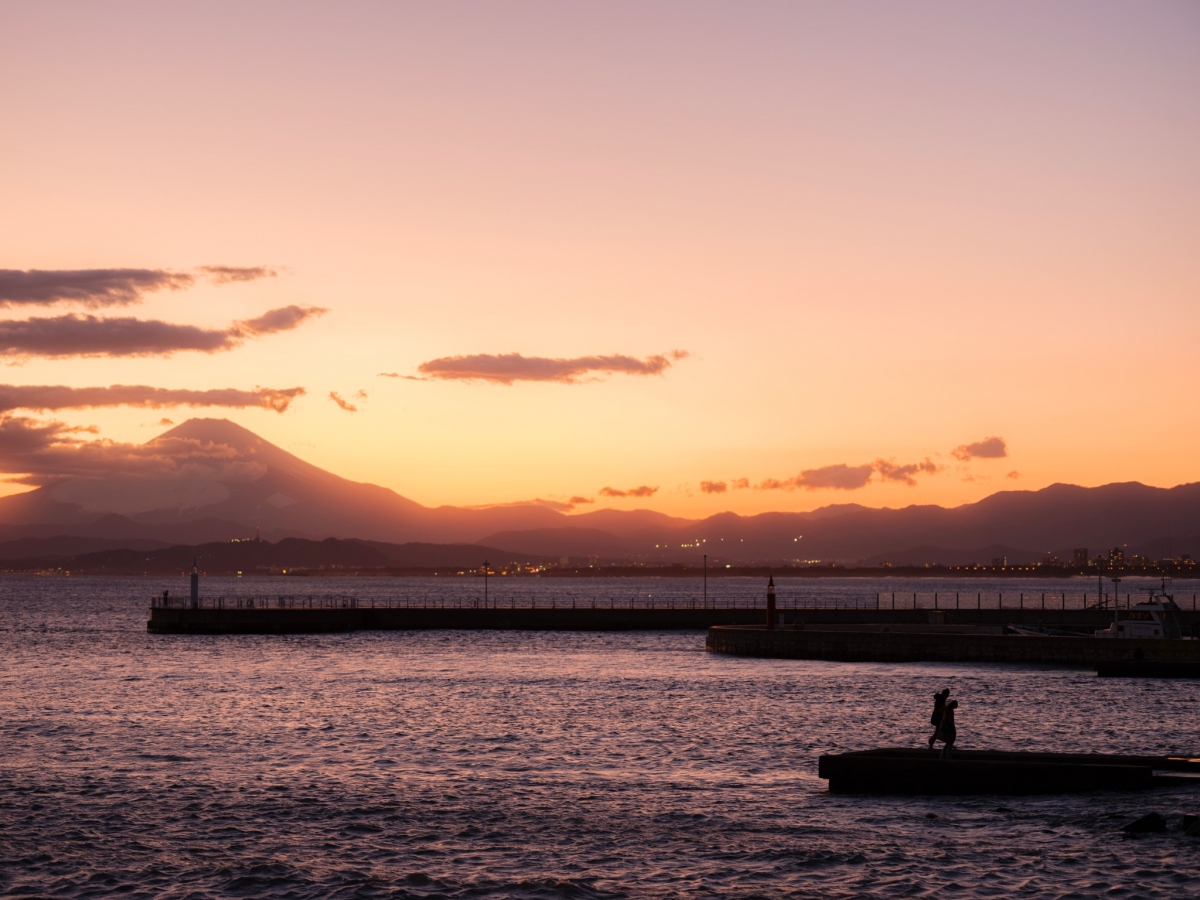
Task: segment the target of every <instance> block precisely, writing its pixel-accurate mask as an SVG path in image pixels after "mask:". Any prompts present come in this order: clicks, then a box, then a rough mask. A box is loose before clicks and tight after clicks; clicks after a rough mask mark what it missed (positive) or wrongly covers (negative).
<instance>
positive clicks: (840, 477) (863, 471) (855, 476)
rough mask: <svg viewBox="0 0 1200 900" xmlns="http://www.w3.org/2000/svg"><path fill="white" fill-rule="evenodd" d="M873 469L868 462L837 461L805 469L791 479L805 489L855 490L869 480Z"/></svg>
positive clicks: (797, 485)
mask: <svg viewBox="0 0 1200 900" xmlns="http://www.w3.org/2000/svg"><path fill="white" fill-rule="evenodd" d="M873 471H875V467H874V466H873V465H869V464H868V465H863V466H848V465H846V464H845V463H837V464H836V465H832V466H822V467H821V468H819V469H805V470H804V471H803V472H801V473H800V474H799V475H797V476H796V477H795V478H794V479H793V481H795V484H796V487H798V488H804V489H805V490H806V491H826V490H833V491H855V490H858V489H859V488H860V487H864V486H865V485H866V484H867V482H868V481H870V480H871V473H872V472H873Z"/></svg>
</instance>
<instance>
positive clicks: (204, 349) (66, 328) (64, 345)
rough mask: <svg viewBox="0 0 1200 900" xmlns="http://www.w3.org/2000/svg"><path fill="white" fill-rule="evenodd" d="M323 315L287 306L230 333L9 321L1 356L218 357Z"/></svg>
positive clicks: (140, 324) (96, 322)
mask: <svg viewBox="0 0 1200 900" xmlns="http://www.w3.org/2000/svg"><path fill="white" fill-rule="evenodd" d="M324 312H326V310H324V309H322V308H320V307H313V306H309V307H300V306H285V307H283V308H281V309H273V310H271V311H270V312H268V313H266V314H264V315H262V316H259V317H258V318H257V319H249V320H247V321H245V322H237V323H235V324H233V325H232V326H230V327H229V328H226V329H211V328H200V327H197V326H195V325H176V324H174V323H171V322H161V321H158V320H155V319H135V318H132V317H118V318H98V317H96V316H88V315H77V314H74V313H71V314H68V315H63V316H55V317H53V318H34V319H24V320H16V321H7V322H0V353H7V354H10V355H12V356H16V357H31V356H41V357H66V356H170V355H172V354H174V353H178V352H182V351H189V350H190V351H198V352H201V353H217V352H220V351H223V350H232V349H233V348H234V347H238V346H240V345H241V344H242V343H244V342H245V341H246V340H247V339H249V338H252V337H259V336H261V335H265V334H272V333H274V332H278V331H286V330H289V329H291V328H295V327H296V326H298V325H299V324H301V323H302V322H304V321H305V320H306V319H308V318H311V317H313V316H319V315H321V314H322V313H324Z"/></svg>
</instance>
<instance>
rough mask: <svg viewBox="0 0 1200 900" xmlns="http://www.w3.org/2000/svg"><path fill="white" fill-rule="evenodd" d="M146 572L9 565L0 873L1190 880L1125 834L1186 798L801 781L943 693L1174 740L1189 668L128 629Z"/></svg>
mask: <svg viewBox="0 0 1200 900" xmlns="http://www.w3.org/2000/svg"><path fill="white" fill-rule="evenodd" d="M400 584H401V582H399V581H383V580H368V579H363V580H361V582H354V583H351V580H349V579H346V580H344V581H340V582H338V583H336V584H334V585H331V587H330V589H331V590H333V589H336V590H346V589H347V588H351V589H352V592H355V593H358V594H360V595H363V596H369V595H371V594H372V592H376V593H379V594H380V595H382V594H384V593H387V592H389V591H395V590H397V589H398V585H400ZM163 587H170V588H172V590H176V589H179V588H182V585H179V584H176V583H171V582H166V583H160V582H158V581H156V580H154V579H106V580H78V579H37V578H15V577H9V578H4V579H0V894H3V895H13V896H22V895H28V896H39V897H41V896H51V897H52V896H70V897H85V896H86V897H95V896H104V895H108V894H117V893H120V894H122V895H132V896H146V897H150V896H155V897H159V896H166V897H206V896H244V897H281V898H282V897H295V898H302V897H384V896H395V897H484V896H496V897H501V896H504V897H507V896H512V897H649V898H656V897H682V896H688V897H708V896H717V897H721V896H728V897H750V896H761V897H775V896H804V897H808V896H812V897H818V896H827V897H842V896H844V897H857V896H879V897H894V896H934V895H937V896H958V897H991V896H1005V895H1012V894H1016V895H1020V896H1037V897H1042V896H1045V897H1097V896H1110V895H1111V896H1128V897H1153V896H1162V897H1194V896H1200V839H1197V838H1189V837H1187V836H1185V835H1182V834H1180V833H1178V832H1169V833H1167V834H1164V835H1147V836H1145V837H1142V838H1140V839H1122V837H1121V834H1120V832H1119V828H1120V825H1121V824H1123V823H1124V822H1126V821H1128V820H1129V819H1131V818H1133V817H1135V816H1138V815H1141V814H1142V813H1144V812H1148V811H1151V810H1158V811H1160V812H1162V813H1163V814H1164V815H1166V816H1167V817H1168V819H1177V818H1178V817H1179V816H1181V815H1182V814H1183V813H1185V812H1200V789H1198V790H1194V791H1187V790H1172V791H1162V792H1155V793H1153V794H1143V795H1119V794H1111V795H1110V794H1094V795H1084V796H1073V797H1050V798H1032V799H1028V798H969V799H957V798H943V799H916V800H914V799H895V798H892V799H880V798H846V797H835V796H830V795H829V794H828V793H826V791H825V790H824V783H823V782H822V781H820V780H819V779H818V778H817V775H816V758H817V755H818V754H819V753H821V752H824V751H830V750H847V749H860V748H864V747H871V746H879V745H889V744H891V745H906V746H917V745H919V744H920V742H921V741H923V740H924V738H925V737H926V735H927V733H928V732H927V730H926V727H925V721H926V718H927V716H928V708H927V704H928V701H929V697H930V695H931V694H932V693H933V692H934V691H935V690H937V689H938V688H940V687H942V686H950V687H951V688H952V689H953V691H954V693H955V695H956V696H957V697H958V698H959V699H960V702H961V704H962V706H961V708H960V710H959V716H958V724H959V729H960V731H959V734H960V744H961V745H962V746H963V747H991V748H999V749H1017V748H1020V749H1053V750H1102V751H1130V752H1148V753H1167V752H1181V751H1182V752H1197V751H1200V716H1198V715H1197V701H1198V700H1200V683H1197V682H1164V681H1124V680H1108V679H1105V680H1099V679H1097V678H1096V677H1095V675H1094V674H1092V673H1091V672H1089V671H1084V670H1075V669H1053V668H1027V667H1001V666H971V667H968V666H961V665H949V664H947V665H855V664H839V663H821V662H798V661H784V660H779V661H773V660H747V659H735V658H728V657H721V656H714V655H709V654H706V653H705V652H704V638H703V635H702V634H701V633H698V632H684V633H642V634H575V633H512V632H510V633H495V632H465V631H464V632H448V631H442V632H425V633H399V632H391V633H357V634H350V635H315V636H292V637H259V636H245V637H241V636H238V637H182V636H180V637H176V636H154V635H148V634H146V632H145V619H146V609H145V607H146V605H147V603H146V598H148V597H149V596H150V595H151V594H152V593H161V590H162V588H163ZM410 587H411V588H412V589H413V590H416V589H417V587H418V586H415V585H410ZM419 587H420V589H421V590H437V589H438V588H437V586H436V585H434V586H433V587H428V586H426V585H425V583H422V584H421V585H420V586H419ZM625 587H626V588H628V590H630V591H633V592H635V593H636V592H638V591H642V590H653V589H655V585H654V584H651V583H650V581H649V580H647V581H646V582H645V583H631V584H629V585H626V586H625ZM460 588H461V585H459V586H457V587H455V588H454V589H455V590H458V589H460ZM206 589H207V590H225V591H226V592H228V593H231V594H232V593H237V592H238V591H239V590H240V591H243V592H248V591H250V590H252V589H254V590H262V591H270V592H275V588H274V585H273V584H270V583H266V582H263V583H260V585H259V586H258V587H255V586H254V585H252V584H250V583H248V580H243V582H242V583H241V585H240V587H239V586H237V585H234V584H229V583H226V584H224V585H222V584H220V583H219V582H218V580H217V579H213V580H212V582H211V583H206ZM523 589H524V588H523ZM673 589H675V590H681V589H683V588H681V587H680V586H679V583H678V582H677V583H676V585H675V588H673ZM891 589H892V588H891V587H886V586H883V585H882V584H878V585H871V584H870V583H866V584H857V585H850V584H843V585H841V586H838V585H836V584H832V583H826V584H824V585H823V586H822V587H821V590H823V591H826V592H829V591H832V592H835V593H836V592H837V591H839V590H841V591H844V592H846V593H847V595H848V596H849V595H851V594H854V593H855V592H857V595H858V596H872V597H873V596H874V593H875V591H876V590H880V591H883V590H891ZM908 589H909V590H912V589H914V588H908ZM920 589H921V590H924V589H925V588H923V587H922V588H920ZM931 589H932V588H931ZM1013 589H1014V590H1016V588H1015V587H1014V588H1013ZM1050 589H1051V590H1055V589H1057V588H1050ZM533 590H542V588H540V587H537V586H535V587H534V588H533ZM1030 590H1031V592H1033V591H1036V590H1040V589H1039V588H1037V587H1036V586H1031V587H1030ZM1188 590H1189V591H1190V590H1191V588H1190V587H1189V588H1188Z"/></svg>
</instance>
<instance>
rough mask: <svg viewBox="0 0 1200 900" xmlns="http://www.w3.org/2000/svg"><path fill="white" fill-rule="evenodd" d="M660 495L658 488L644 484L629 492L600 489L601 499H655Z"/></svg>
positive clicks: (607, 488)
mask: <svg viewBox="0 0 1200 900" xmlns="http://www.w3.org/2000/svg"><path fill="white" fill-rule="evenodd" d="M656 493H658V488H657V487H650V485H648V484H643V485H641V486H640V487H634V488H629V489H627V490H619V489H618V488H613V487H603V488H600V496H601V497H618V498H619V497H653V496H654V495H655V494H656Z"/></svg>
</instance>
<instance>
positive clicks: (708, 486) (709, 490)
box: [700, 481, 729, 494]
mask: <svg viewBox="0 0 1200 900" xmlns="http://www.w3.org/2000/svg"><path fill="white" fill-rule="evenodd" d="M700 490H702V491H704V493H706V494H723V493H725V492H726V491H727V490H729V485H727V484H726V483H725V482H724V481H702V482H700Z"/></svg>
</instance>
